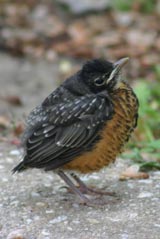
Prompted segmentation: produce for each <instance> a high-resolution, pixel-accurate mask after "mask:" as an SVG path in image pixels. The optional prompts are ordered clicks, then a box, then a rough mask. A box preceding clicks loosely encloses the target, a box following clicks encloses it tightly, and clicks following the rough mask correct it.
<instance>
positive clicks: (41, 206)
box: [0, 55, 160, 239]
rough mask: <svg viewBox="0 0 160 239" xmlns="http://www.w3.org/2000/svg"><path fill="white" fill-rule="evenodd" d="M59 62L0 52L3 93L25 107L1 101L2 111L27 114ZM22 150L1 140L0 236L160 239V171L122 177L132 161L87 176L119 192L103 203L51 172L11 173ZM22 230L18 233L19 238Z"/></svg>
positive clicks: (54, 75) (15, 238) (16, 115)
mask: <svg viewBox="0 0 160 239" xmlns="http://www.w3.org/2000/svg"><path fill="white" fill-rule="evenodd" d="M57 80H58V71H57V65H56V64H55V65H54V66H53V64H51V63H50V64H49V63H46V62H29V61H21V60H16V59H15V58H11V57H9V56H6V55H0V86H1V87H0V95H3V96H4V95H13V94H15V95H18V96H20V98H21V99H22V102H23V106H22V107H19V108H18V107H11V106H10V105H9V104H7V103H5V102H3V101H2V102H1V104H0V114H1V115H3V114H6V113H7V114H8V112H10V113H9V115H10V116H11V117H12V119H14V120H17V119H22V118H23V117H24V116H23V115H24V114H28V112H29V111H30V110H31V109H32V108H33V107H34V106H35V105H36V104H37V103H38V102H40V101H41V100H42V99H44V97H45V96H46V95H47V94H49V93H50V92H51V89H53V88H55V85H56V83H55V82H57ZM20 158H21V152H20V151H19V150H18V149H17V148H16V146H14V145H11V144H9V143H7V142H0V175H1V180H0V190H1V194H0V195H1V196H0V239H6V238H7V239H18V238H19V239H24V238H26V239H54V238H56V239H57V238H60V239H75V238H76V239H103V238H104V239H110V238H112V239H159V238H160V216H159V215H160V184H159V180H160V172H158V171H157V172H151V173H150V177H149V178H148V179H145V180H128V181H120V180H119V175H120V174H121V172H122V171H123V170H124V169H125V168H126V167H128V164H129V161H127V160H122V159H118V160H117V162H116V164H115V165H112V166H111V167H110V168H107V169H104V170H102V171H101V172H99V173H94V174H91V175H88V176H85V177H84V176H82V179H83V180H84V181H85V182H86V183H87V184H90V185H94V186H95V185H96V187H99V188H102V187H105V186H107V189H106V190H108V191H114V192H116V195H117V198H110V197H107V196H105V198H104V199H105V200H106V201H107V200H108V203H107V204H106V205H105V206H103V207H88V206H84V205H80V204H79V201H78V199H77V198H76V197H75V196H74V195H72V194H70V193H69V192H68V191H67V190H66V189H65V188H64V187H63V186H65V184H64V183H63V182H62V181H61V179H60V178H59V177H58V176H57V175H55V174H54V173H52V172H49V173H44V172H43V171H40V170H36V169H34V170H28V171H26V172H24V173H21V174H16V175H12V174H11V169H12V168H13V167H14V166H15V165H16V164H17V163H18V162H19V160H20ZM18 235H19V237H18Z"/></svg>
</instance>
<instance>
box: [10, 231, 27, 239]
mask: <svg viewBox="0 0 160 239" xmlns="http://www.w3.org/2000/svg"><path fill="white" fill-rule="evenodd" d="M7 239H26V237H25V235H24V232H23V230H21V229H17V230H14V231H12V232H10V233H9V235H8V236H7Z"/></svg>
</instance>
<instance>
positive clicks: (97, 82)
mask: <svg viewBox="0 0 160 239" xmlns="http://www.w3.org/2000/svg"><path fill="white" fill-rule="evenodd" d="M94 83H95V85H96V86H102V85H104V84H105V80H104V78H96V79H94Z"/></svg>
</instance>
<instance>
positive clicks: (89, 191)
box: [71, 173, 115, 196]
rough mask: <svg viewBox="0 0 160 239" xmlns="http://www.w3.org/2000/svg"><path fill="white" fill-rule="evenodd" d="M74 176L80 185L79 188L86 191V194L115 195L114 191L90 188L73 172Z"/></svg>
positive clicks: (83, 191)
mask: <svg viewBox="0 0 160 239" xmlns="http://www.w3.org/2000/svg"><path fill="white" fill-rule="evenodd" d="M71 176H72V178H74V180H75V181H76V182H77V183H78V185H79V190H80V191H81V192H82V193H84V194H99V195H108V196H115V193H114V192H105V191H102V190H100V189H94V188H89V187H87V186H86V184H84V183H83V182H82V180H81V179H80V178H79V177H78V176H77V175H75V174H74V173H71Z"/></svg>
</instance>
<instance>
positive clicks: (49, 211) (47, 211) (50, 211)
mask: <svg viewBox="0 0 160 239" xmlns="http://www.w3.org/2000/svg"><path fill="white" fill-rule="evenodd" d="M46 213H47V214H50V213H54V211H53V210H46Z"/></svg>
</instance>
